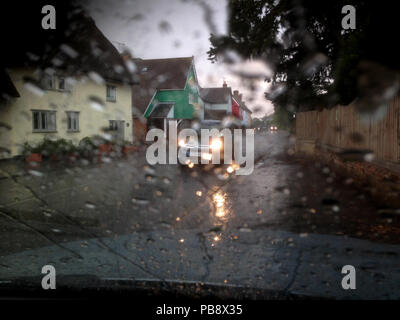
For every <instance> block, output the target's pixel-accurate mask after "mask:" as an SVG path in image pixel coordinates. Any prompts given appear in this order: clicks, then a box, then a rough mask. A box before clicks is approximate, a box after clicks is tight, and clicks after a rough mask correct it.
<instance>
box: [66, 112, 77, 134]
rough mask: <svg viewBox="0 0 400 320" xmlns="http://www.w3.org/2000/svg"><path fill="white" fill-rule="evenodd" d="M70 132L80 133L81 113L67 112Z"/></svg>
mask: <svg viewBox="0 0 400 320" xmlns="http://www.w3.org/2000/svg"><path fill="white" fill-rule="evenodd" d="M67 125H68V131H79V112H75V111H67Z"/></svg>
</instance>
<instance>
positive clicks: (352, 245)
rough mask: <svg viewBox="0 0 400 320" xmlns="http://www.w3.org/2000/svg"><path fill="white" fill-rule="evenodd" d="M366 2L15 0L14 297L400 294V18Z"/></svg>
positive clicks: (3, 223) (4, 160)
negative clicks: (89, 291)
mask: <svg viewBox="0 0 400 320" xmlns="http://www.w3.org/2000/svg"><path fill="white" fill-rule="evenodd" d="M353 2H354V3H353V4H348V3H345V2H343V1H332V2H329V4H328V3H326V2H324V1H319V2H314V1H305V0H304V1H283V0H275V1H267V0H260V1H240V0H226V1H224V0H221V1H211V0H186V1H184V0H170V1H163V0H132V1H128V0H115V1H111V0H110V1H108V0H100V1H91V0H87V1H75V2H63V3H60V2H55V3H52V1H47V2H45V3H44V2H41V1H13V3H11V2H10V3H9V5H10V10H6V11H7V13H5V14H4V15H8V17H6V16H5V17H4V19H2V21H1V27H2V28H1V32H2V33H4V36H3V38H2V39H3V46H2V51H3V55H4V58H2V60H1V62H0V90H1V92H0V94H1V97H0V286H1V285H7V286H11V287H15V288H17V289H22V290H23V289H24V286H23V284H21V282H18V281H21V279H36V278H37V279H40V280H39V281H38V282H37V290H52V289H54V290H57V289H56V284H57V286H62V285H63V284H64V285H66V286H68V285H71V284H70V283H68V282H65V283H63V281H62V279H68V277H72V278H73V279H80V280H76V281H74V282H73V285H74V286H76V287H78V288H82V289H83V288H85V287H87V286H88V282H87V281H85V279H89V278H90V277H95V278H96V279H97V280H96V281H98V283H99V285H100V284H101V285H102V287H103V288H104V287H107V285H108V284H109V282H108V281H113V280H122V281H128V282H129V281H132V283H136V284H137V283H139V282H143V283H151V285H150V287H151V286H152V285H153V284H154V283H161V284H163V285H166V287H165V288H166V289H165V290H167V291H168V290H169V289H170V288H171V287H169V286H170V285H172V284H182V285H188V284H190V285H194V287H190V286H189V288H188V287H184V286H182V288H181V291H182V292H181V293H182V294H184V295H186V296H189V297H195V296H196V295H198V294H200V293H201V291H202V289H203V288H205V287H207V286H214V287H215V288H217V287H218V288H232V290H233V288H235V290H238V292H239V293H240V290H243V292H245V290H247V289H249V288H250V289H254V290H256V291H254V294H253V295H252V297H253V298H255V299H257V298H265V297H266V296H265V295H263V294H262V292H266V291H268V292H274V293H275V294H276V296H273V297H278V296H279V297H283V298H285V297H289V296H290V297H291V298H292V297H300V296H301V297H311V298H335V299H354V298H357V299H398V298H400V286H399V284H400V270H399V264H400V247H399V244H400V201H399V199H400V196H399V192H400V99H399V59H398V57H399V55H398V50H396V49H395V48H396V39H395V37H394V36H393V35H394V34H395V32H396V31H397V30H396V29H395V27H394V24H395V21H397V17H394V14H397V12H396V10H394V9H393V8H390V6H383V5H382V8H381V7H380V5H379V3H376V4H374V5H372V4H370V3H369V2H364V1H353ZM18 8H24V9H23V10H18ZM11 25H17V27H16V28H15V30H14V31H11V30H10V28H11ZM190 146H192V148H191V147H190ZM193 146H195V148H193ZM63 277H64V278H63ZM65 277H67V278H65ZM75 277H77V278H75ZM90 279H91V278H90ZM110 285H111V284H110ZM171 290H172V289H171ZM176 290H178V291H179V290H180V289H179V287H178V289H176ZM257 290H258V291H257ZM232 292H233V291H232ZM232 292H231V293H230V292H229V291H226V292H224V296H225V297H228V298H229V297H232ZM235 292H237V291H235ZM153 294H154V295H157V291H156V290H155V291H154V292H153ZM211 294H212V293H211V292H208V293H207V292H206V293H202V295H203V296H207V295H211ZM235 294H236V293H235ZM235 297H236V296H235ZM239 297H240V295H239ZM235 312H238V310H237V309H236V310H235Z"/></svg>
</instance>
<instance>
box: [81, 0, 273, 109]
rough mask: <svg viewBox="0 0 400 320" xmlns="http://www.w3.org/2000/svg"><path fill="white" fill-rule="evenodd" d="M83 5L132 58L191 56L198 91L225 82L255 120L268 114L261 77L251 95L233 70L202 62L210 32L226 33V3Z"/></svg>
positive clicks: (249, 68) (180, 0)
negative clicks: (123, 46)
mask: <svg viewBox="0 0 400 320" xmlns="http://www.w3.org/2000/svg"><path fill="white" fill-rule="evenodd" d="M204 4H206V6H205V5H204ZM87 7H88V10H89V13H90V14H91V16H92V17H93V18H94V20H95V21H96V24H97V26H98V27H99V28H100V30H101V31H102V32H103V33H104V34H105V35H106V36H107V37H108V38H109V39H110V40H111V41H113V43H114V44H116V43H121V44H124V45H125V46H126V47H128V48H129V49H130V50H131V52H132V54H133V56H134V57H138V58H143V59H155V58H172V57H187V56H194V58H195V65H196V71H197V75H198V78H199V83H200V86H201V87H213V86H222V83H223V81H224V80H225V81H226V82H227V84H228V86H230V87H232V90H239V91H240V92H242V93H243V96H244V99H245V101H246V104H247V106H248V107H249V108H250V109H252V110H257V109H259V110H260V111H257V112H256V113H255V116H262V115H264V114H270V113H272V111H273V107H272V105H271V104H270V102H269V101H267V100H266V99H265V98H264V92H265V91H266V88H267V84H266V83H265V82H264V81H263V80H262V79H260V80H257V81H255V82H254V84H255V90H254V91H251V90H250V89H249V87H250V86H249V85H248V82H247V81H246V79H243V78H241V77H239V76H237V75H235V74H234V73H233V72H231V69H232V66H231V67H229V66H228V65H226V64H223V63H218V64H212V63H211V62H210V61H209V60H208V59H207V58H208V55H207V51H208V50H209V49H210V42H209V40H208V38H209V35H210V33H211V32H213V33H217V34H226V32H227V14H228V12H227V7H226V1H225V0H187V1H185V0H96V1H90V0H89V2H88V3H87ZM206 8H209V9H210V10H209V11H208V9H206ZM210 12H211V15H210V14H208V13H210ZM233 69H234V70H236V71H246V72H250V73H251V74H253V72H257V73H260V72H261V74H265V75H266V74H267V73H268V72H269V70H268V68H267V66H265V65H264V64H261V63H260V62H252V63H248V62H240V63H237V64H235V65H233Z"/></svg>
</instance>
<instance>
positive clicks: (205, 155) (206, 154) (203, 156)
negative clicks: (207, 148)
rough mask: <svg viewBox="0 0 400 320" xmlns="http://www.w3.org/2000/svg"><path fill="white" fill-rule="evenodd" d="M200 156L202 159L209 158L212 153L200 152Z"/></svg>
mask: <svg viewBox="0 0 400 320" xmlns="http://www.w3.org/2000/svg"><path fill="white" fill-rule="evenodd" d="M201 157H202V158H203V159H204V160H211V158H212V155H211V154H209V153H202V154H201Z"/></svg>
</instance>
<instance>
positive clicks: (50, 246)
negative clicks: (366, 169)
mask: <svg viewBox="0 0 400 320" xmlns="http://www.w3.org/2000/svg"><path fill="white" fill-rule="evenodd" d="M293 143H294V141H293V139H292V138H290V137H289V135H288V133H286V132H276V133H270V132H261V133H260V132H258V133H257V134H256V136H255V159H256V164H255V170H254V172H253V173H252V174H251V175H248V176H235V175H232V176H231V177H230V178H229V179H225V178H223V177H222V176H221V172H219V171H218V170H224V169H223V168H222V169H221V168H211V169H210V170H209V171H205V170H203V169H200V168H194V169H191V170H181V168H180V167H179V166H178V165H156V166H149V165H148V164H147V163H146V160H145V158H144V154H143V153H136V154H134V155H132V156H131V157H130V158H128V159H112V158H110V159H106V162H103V163H101V164H87V163H81V164H79V165H75V166H64V165H58V166H53V167H49V166H46V165H45V164H44V165H42V166H41V167H38V168H27V167H25V165H23V164H22V163H17V162H4V163H0V280H1V281H13V280H14V279H18V278H22V277H32V276H40V271H41V268H42V266H43V265H45V264H52V265H54V266H55V268H56V270H57V275H74V276H76V275H82V276H85V275H96V276H98V277H100V278H101V279H134V280H144V281H166V282H190V283H192V282H199V283H207V284H217V285H221V286H226V287H229V286H235V287H250V288H258V289H262V290H274V291H277V292H283V293H288V294H294V295H299V296H300V295H302V296H310V297H318V298H321V297H322V298H324V297H326V298H336V299H342V298H343V299H399V298H400V287H399V285H398V284H399V283H400V281H399V280H400V267H399V266H400V246H399V243H400V237H399V234H400V221H399V218H398V217H397V216H390V215H389V216H386V215H384V216H383V215H380V214H379V210H380V208H379V207H377V205H376V204H375V202H374V200H373V199H371V198H370V197H369V195H368V193H367V192H365V191H364V190H360V189H358V188H357V187H355V186H354V185H353V183H352V181H351V180H349V179H348V178H346V177H344V176H341V175H340V172H339V173H338V172H334V171H332V170H331V169H330V168H327V167H325V166H324V165H323V164H321V163H318V162H315V163H313V162H311V163H310V161H309V160H305V159H301V158H298V157H296V156H295V155H294V154H293ZM345 265H353V266H354V267H355V269H356V284H357V286H356V289H355V290H344V289H343V288H342V286H341V281H342V278H343V277H344V275H343V274H342V273H341V270H342V267H343V266H345ZM1 281H0V282H1ZM38 285H40V284H38Z"/></svg>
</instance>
